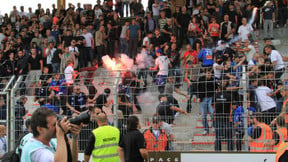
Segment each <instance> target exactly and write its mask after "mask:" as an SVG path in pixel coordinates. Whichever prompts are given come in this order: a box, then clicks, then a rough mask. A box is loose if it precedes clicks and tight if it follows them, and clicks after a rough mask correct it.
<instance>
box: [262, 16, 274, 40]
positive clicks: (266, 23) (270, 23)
mask: <svg viewBox="0 0 288 162" xmlns="http://www.w3.org/2000/svg"><path fill="white" fill-rule="evenodd" d="M263 28H264V36H265V37H270V38H273V21H272V20H264V24H263ZM268 28H269V34H268V33H267V31H268Z"/></svg>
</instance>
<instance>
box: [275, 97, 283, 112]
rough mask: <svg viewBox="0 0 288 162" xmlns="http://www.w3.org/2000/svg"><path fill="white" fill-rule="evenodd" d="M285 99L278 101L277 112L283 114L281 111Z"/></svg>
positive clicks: (278, 99)
mask: <svg viewBox="0 0 288 162" xmlns="http://www.w3.org/2000/svg"><path fill="white" fill-rule="evenodd" d="M283 101H284V100H283V98H282V97H281V98H277V99H276V111H277V112H279V113H280V112H281V110H282V105H283Z"/></svg>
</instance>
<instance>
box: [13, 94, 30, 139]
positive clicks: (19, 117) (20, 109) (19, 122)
mask: <svg viewBox="0 0 288 162" xmlns="http://www.w3.org/2000/svg"><path fill="white" fill-rule="evenodd" d="M27 100H28V99H27V97H26V96H21V97H20V99H19V100H17V104H16V106H15V129H16V130H15V137H16V138H17V137H19V135H20V134H21V133H22V132H23V130H22V126H23V124H24V120H23V117H24V116H25V114H26V108H25V106H24V105H25V104H26V102H27Z"/></svg>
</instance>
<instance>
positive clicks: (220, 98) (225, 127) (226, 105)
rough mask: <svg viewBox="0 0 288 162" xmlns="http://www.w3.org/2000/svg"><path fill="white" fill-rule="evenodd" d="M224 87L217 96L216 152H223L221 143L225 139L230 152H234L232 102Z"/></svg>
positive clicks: (215, 101) (220, 87) (215, 99)
mask: <svg viewBox="0 0 288 162" xmlns="http://www.w3.org/2000/svg"><path fill="white" fill-rule="evenodd" d="M223 89H224V87H222V86H219V87H218V90H217V92H216V94H215V98H214V104H215V106H214V107H215V116H214V118H215V121H214V125H215V133H216V140H215V151H221V145H222V143H221V141H222V140H223V137H224V138H225V139H227V148H228V151H233V133H232V130H233V127H232V121H231V120H232V118H231V120H230V117H231V112H232V100H231V96H230V94H229V93H227V92H226V91H224V90H223Z"/></svg>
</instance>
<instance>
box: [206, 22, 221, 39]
mask: <svg viewBox="0 0 288 162" xmlns="http://www.w3.org/2000/svg"><path fill="white" fill-rule="evenodd" d="M208 32H209V34H210V37H211V38H212V40H213V42H214V43H216V42H218V40H219V36H220V26H219V24H218V23H217V22H216V19H215V17H212V18H211V23H210V24H209V27H208Z"/></svg>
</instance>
